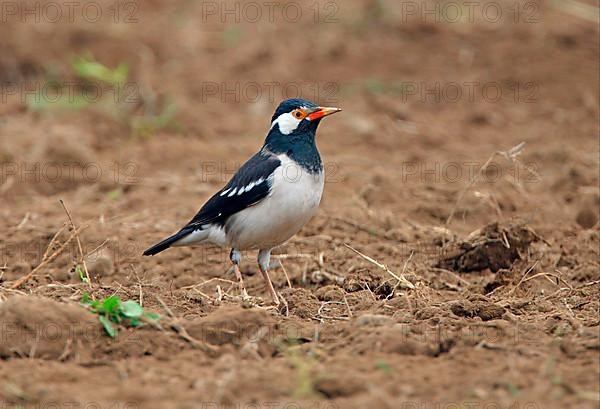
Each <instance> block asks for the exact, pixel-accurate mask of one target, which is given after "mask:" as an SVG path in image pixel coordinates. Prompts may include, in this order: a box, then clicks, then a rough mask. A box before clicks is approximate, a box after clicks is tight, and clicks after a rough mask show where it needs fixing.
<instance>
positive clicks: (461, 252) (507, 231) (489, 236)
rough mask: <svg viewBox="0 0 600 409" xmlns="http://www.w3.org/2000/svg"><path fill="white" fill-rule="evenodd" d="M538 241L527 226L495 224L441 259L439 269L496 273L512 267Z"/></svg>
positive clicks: (481, 230) (473, 235) (472, 235)
mask: <svg viewBox="0 0 600 409" xmlns="http://www.w3.org/2000/svg"><path fill="white" fill-rule="evenodd" d="M537 240H540V238H539V236H538V235H537V234H536V233H535V232H534V231H533V230H532V229H531V228H529V227H527V226H525V225H522V224H508V225H506V226H501V225H500V224H499V223H492V224H489V225H487V226H486V227H484V228H483V229H480V230H477V231H475V232H473V233H471V234H470V235H469V237H468V238H467V240H465V241H463V242H461V243H460V244H459V246H458V249H457V251H455V252H453V253H452V254H450V255H448V256H446V257H443V258H442V259H441V260H440V262H439V263H438V267H441V268H444V269H448V270H452V271H458V272H463V273H468V272H471V271H482V270H485V269H490V271H492V272H494V273H495V272H497V271H498V270H500V269H502V268H510V267H511V266H512V264H513V262H514V261H515V260H517V259H520V258H521V254H522V253H523V252H524V251H526V250H527V249H528V248H529V246H530V244H531V243H533V242H534V241H537Z"/></svg>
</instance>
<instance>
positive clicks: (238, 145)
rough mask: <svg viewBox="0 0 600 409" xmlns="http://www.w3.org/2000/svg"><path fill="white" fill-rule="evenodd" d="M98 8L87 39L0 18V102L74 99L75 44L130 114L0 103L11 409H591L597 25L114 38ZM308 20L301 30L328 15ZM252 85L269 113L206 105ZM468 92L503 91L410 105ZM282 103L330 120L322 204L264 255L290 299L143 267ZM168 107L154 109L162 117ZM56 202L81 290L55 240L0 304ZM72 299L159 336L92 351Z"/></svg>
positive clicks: (210, 29)
mask: <svg viewBox="0 0 600 409" xmlns="http://www.w3.org/2000/svg"><path fill="white" fill-rule="evenodd" d="M96 3H97V4H98V5H100V7H102V9H103V10H104V12H105V18H103V19H101V21H99V22H96V23H91V22H89V21H85V20H84V19H82V18H81V16H80V14H76V16H75V21H73V22H68V21H61V22H60V23H49V22H40V23H35V22H33V21H31V20H30V21H28V22H25V23H22V22H21V21H20V19H21V17H13V16H12V15H11V16H8V17H7V16H4V17H7V20H6V22H4V21H3V22H2V25H0V51H1V52H0V83H2V84H12V85H18V86H23V87H25V88H26V89H35V86H36V84H39V86H43V85H44V84H46V83H47V82H48V81H52V80H54V81H63V82H65V81H75V82H76V83H78V84H83V83H84V82H85V80H84V79H83V78H81V77H79V76H78V75H77V74H76V73H74V71H73V69H72V68H71V62H72V61H73V59H74V58H75V57H76V56H78V55H83V54H85V53H87V52H89V53H90V55H93V56H94V58H95V59H96V60H97V61H99V62H101V63H103V64H105V65H107V66H108V67H116V66H117V65H118V64H120V63H126V64H128V66H129V67H130V70H129V81H130V82H131V83H132V84H134V85H135V87H136V88H135V89H136V90H137V91H136V96H137V97H138V98H137V99H138V101H137V102H135V103H127V102H125V103H123V102H122V103H120V104H118V105H115V104H114V103H113V102H112V101H111V99H112V97H113V95H114V93H113V92H111V91H110V89H109V87H105V88H103V90H104V92H105V93H110V94H109V95H110V97H109V101H108V102H107V101H106V100H105V99H104V97H103V101H104V102H103V103H92V104H89V105H88V106H87V107H85V108H63V109H59V107H58V104H54V105H52V106H51V107H41V108H38V109H34V108H32V106H31V104H30V103H26V102H25V101H24V97H22V95H21V94H20V93H16V94H15V93H12V92H7V90H8V88H4V89H3V90H4V91H5V92H4V93H3V94H2V98H3V99H2V103H1V104H0V115H1V116H0V161H1V162H2V169H1V173H0V176H1V180H0V201H1V202H2V205H1V207H0V229H1V231H2V233H1V236H0V237H1V243H0V254H1V256H2V259H1V260H0V301H1V302H0V325H1V326H2V328H1V331H2V333H1V337H0V360H1V362H0V401H1V402H2V403H3V404H4V405H5V406H6V407H10V408H16V407H43V408H49V407H55V406H51V404H52V403H56V402H60V403H62V404H66V403H68V402H77V403H78V404H79V406H59V407H102V408H109V407H111V408H115V407H118V408H133V407H138V408H167V409H168V408H207V409H208V408H215V407H219V408H221V407H223V408H229V407H234V408H238V407H241V408H247V407H257V406H256V405H258V407H261V408H262V407H265V408H266V407H278V408H282V407H286V405H288V406H287V407H288V408H296V407H307V408H308V407H311V408H334V407H337V408H366V407H373V408H414V407H419V408H421V407H425V408H434V407H435V408H451V407H460V405H461V404H462V405H465V406H464V407H473V408H483V407H489V408H492V407H494V408H508V407H511V408H517V407H518V408H534V407H535V408H565V407H577V408H585V407H590V408H593V407H597V406H598V400H599V399H600V390H599V386H598V385H599V382H600V318H599V308H600V302H599V300H600V268H599V264H600V262H599V243H600V228H599V225H598V219H599V217H598V210H599V206H600V195H599V190H598V184H599V154H600V152H599V145H598V123H599V122H598V118H599V106H598V101H599V91H598V86H599V80H598V72H599V66H598V53H599V40H598V38H599V36H598V27H597V25H596V24H594V23H592V22H590V21H588V20H587V19H585V18H583V17H577V16H575V15H574V14H572V13H570V12H569V7H568V6H561V7H560V8H557V7H559V6H558V5H557V4H558V3H557V2H550V1H548V2H546V1H536V2H535V3H527V4H530V5H531V4H535V6H536V8H535V10H534V11H535V16H534V17H535V19H537V22H533V23H525V22H523V21H522V20H523V19H524V18H525V17H526V16H527V15H528V13H530V12H531V10H532V9H529V8H526V3H525V2H523V3H520V10H521V14H520V16H519V19H520V20H521V21H520V22H519V23H515V22H514V21H512V20H513V19H514V12H513V11H512V10H513V9H510V8H509V7H511V6H512V5H513V2H512V1H506V2H504V1H501V2H498V3H496V4H498V5H500V6H501V8H502V10H503V12H504V15H505V16H507V18H506V19H503V20H502V21H500V22H498V23H491V22H489V21H486V20H485V19H482V18H481V14H476V15H475V18H474V21H472V22H471V21H468V20H466V21H463V22H462V23H450V22H448V21H440V22H436V21H433V20H431V19H430V20H427V21H425V22H423V21H421V18H419V17H411V16H408V18H407V16H406V15H403V14H402V13H401V7H400V6H398V5H397V4H396V2H393V1H391V0H390V1H387V0H385V1H370V0H361V1H353V2H349V1H348V2H341V3H335V4H337V6H338V11H337V13H336V14H335V17H336V18H337V20H338V21H337V22H325V21H322V22H321V23H319V24H315V23H314V22H313V17H314V13H313V11H312V9H309V8H308V5H306V6H305V7H304V16H303V18H302V19H301V20H300V21H298V22H296V23H289V22H285V21H282V17H281V15H280V14H277V13H276V14H275V22H274V23H270V22H269V21H268V18H267V16H266V15H264V16H263V18H262V19H261V21H259V22H257V23H252V22H250V21H242V22H240V23H235V21H233V22H231V21H230V22H228V23H221V21H220V17H218V18H215V19H212V20H211V19H209V21H208V22H206V23H203V22H202V21H203V20H202V19H203V17H205V16H203V14H202V6H201V4H200V3H198V4H197V3H194V2H184V1H173V2H168V4H167V2H150V1H147V2H141V3H139V7H138V10H137V12H136V16H135V17H136V18H137V19H138V20H139V22H138V23H119V24H115V23H114V22H113V21H112V17H113V14H111V13H112V9H109V7H111V5H112V4H113V3H114V2H112V1H108V0H106V1H104V0H102V1H100V2H96ZM217 3H218V4H220V2H217ZM217 3H215V4H217ZM15 4H17V3H15ZM41 4H42V6H43V4H45V2H42V3H41ZM299 4H300V3H299ZM301 4H304V3H301ZM332 4H333V3H332ZM415 4H416V3H415ZM561 4H562V3H561ZM564 4H567V2H564ZM590 4H594V3H593V2H590ZM596 5H597V4H596ZM121 7H124V5H121ZM231 7H233V3H232V5H231ZM320 7H321V15H320V19H321V20H323V19H325V17H326V16H327V15H328V13H329V12H330V11H331V10H330V9H327V8H325V7H326V4H325V3H322V4H320ZM65 10H66V9H65ZM128 10H129V9H124V8H123V9H122V10H121V12H122V14H121V17H120V19H121V20H122V19H123V18H124V17H123V14H127V11H128ZM276 10H277V9H276ZM479 11H481V10H480V9H479ZM48 12H50V11H48ZM596 12H597V11H596ZM65 13H66V11H65ZM248 13H250V11H248ZM290 13H291V11H290ZM511 13H512V14H511ZM78 16H79V17H78ZM30 18H31V17H30ZM230 18H231V17H230ZM242 20H243V19H242ZM263 20H266V21H263ZM272 81H277V82H279V83H280V84H281V86H280V87H276V88H275V91H274V97H273V98H272V99H271V98H269V96H268V89H267V88H266V87H264V86H263V87H262V90H263V96H262V98H259V99H258V100H257V101H254V100H252V101H251V100H250V98H249V97H244V95H243V94H242V95H239V97H240V98H239V101H238V102H236V101H235V98H234V97H232V96H229V97H227V98H225V99H226V100H225V101H222V95H221V94H220V93H219V94H217V95H212V94H210V93H207V88H206V84H207V83H209V82H210V83H216V84H218V85H219V87H225V86H226V87H228V89H234V88H235V86H236V84H239V86H240V88H242V89H243V87H244V86H245V85H247V84H251V83H258V84H264V83H268V82H272ZM330 82H331V83H333V84H334V85H333V88H327V86H326V84H328V83H330ZM402 82H403V83H405V84H404V85H403V86H402V87H400V88H399V86H398V84H399V83H402ZM466 82H479V83H480V84H482V85H483V84H492V83H493V84H495V86H496V87H499V88H500V89H501V90H502V92H503V97H502V98H501V99H500V100H499V101H495V102H494V101H490V100H489V98H487V99H486V98H484V97H483V96H482V94H481V88H476V92H475V94H474V100H473V101H469V98H468V97H467V96H468V88H466V86H464V85H461V86H462V91H463V95H462V97H461V98H459V99H458V100H453V99H452V98H453V97H454V94H452V93H451V90H450V89H449V88H448V87H446V88H445V89H446V91H447V93H443V92H442V94H441V98H440V99H439V100H436V98H435V95H429V96H426V97H423V96H422V95H421V93H420V91H421V90H419V92H418V93H417V94H414V93H413V92H412V90H413V89H414V88H411V87H413V86H415V84H416V85H417V86H422V87H427V89H434V90H435V84H436V83H437V84H440V87H441V89H444V87H445V86H447V85H448V84H464V83H466ZM221 84H225V85H221ZM285 84H295V85H298V86H299V87H300V88H301V89H302V95H303V96H304V97H307V98H309V99H316V100H317V101H318V102H320V103H322V104H328V105H339V106H341V107H342V108H344V112H342V113H340V114H338V115H336V116H334V117H332V118H328V119H326V120H325V121H324V123H323V124H322V126H321V128H320V131H319V136H318V143H319V148H320V151H321V154H322V157H323V159H324V162H325V163H326V170H327V172H328V173H327V175H328V176H327V183H326V188H325V194H324V198H323V201H322V204H321V208H320V211H319V213H318V215H317V216H316V217H315V218H314V219H313V220H312V221H311V222H310V224H309V225H307V226H306V227H305V228H304V229H303V230H302V232H301V233H300V234H299V235H297V236H296V237H295V238H293V239H292V240H291V241H290V242H289V243H287V244H286V245H284V246H282V247H281V248H279V249H278V250H277V256H276V257H275V259H277V260H278V261H279V266H278V267H276V268H274V269H273V272H272V274H271V275H272V278H273V281H274V285H275V287H276V289H277V291H278V292H279V293H280V294H281V296H282V298H283V299H284V300H285V302H284V303H282V305H281V307H280V308H279V309H274V308H268V305H267V304H266V302H265V301H266V300H268V293H267V291H266V288H265V286H264V284H263V281H262V278H261V276H260V274H258V269H257V267H256V264H255V262H254V260H255V257H256V254H254V253H252V252H250V253H248V254H245V255H244V256H245V259H244V264H243V268H242V270H243V272H244V274H245V276H246V286H247V288H248V291H249V293H250V295H251V296H253V297H254V298H252V299H250V300H245V301H243V300H241V299H240V298H239V297H238V291H237V287H236V285H235V283H234V282H233V280H234V276H233V272H232V271H231V270H230V269H229V263H228V253H227V251H226V250H219V249H214V248H210V247H209V248H195V249H190V248H186V249H171V250H169V251H166V252H165V253H162V254H160V255H158V256H155V257H152V258H146V257H141V253H142V251H143V250H144V249H145V248H147V247H148V246H149V245H151V244H153V243H155V242H156V241H158V240H159V239H161V238H163V237H165V236H167V235H168V234H170V233H172V232H173V231H175V230H176V229H177V228H178V227H180V226H181V225H182V223H184V222H186V221H187V220H188V219H189V218H190V217H191V216H192V215H193V214H194V212H195V211H196V210H197V209H198V207H199V206H200V205H201V204H202V203H203V201H204V200H206V199H207V198H208V197H209V196H210V195H211V194H212V193H213V192H214V191H215V190H216V189H218V188H219V187H220V186H222V185H223V184H224V182H225V181H226V180H227V179H228V177H230V176H231V173H232V172H234V171H235V169H236V167H237V166H239V165H240V163H242V162H243V161H244V160H245V159H246V158H247V157H249V156H250V155H251V154H252V153H253V152H255V151H256V150H257V149H258V147H259V146H260V144H261V142H262V137H263V135H264V134H265V131H266V129H267V127H268V124H269V118H270V116H271V114H272V111H273V109H274V107H275V106H276V105H277V104H278V103H279V101H280V100H281V99H283V98H282V95H281V94H282V88H283V85H285ZM315 84H317V85H316V88H318V89H319V95H317V96H316V98H315V95H314V89H315ZM407 84H408V85H407ZM422 84H423V85H422ZM515 87H516V88H515ZM331 89H334V90H335V92H333V93H332V94H331ZM515 89H516V90H518V91H519V93H518V94H515ZM532 90H533V91H534V95H533V96H532V94H531V93H532ZM220 91H221V92H222V91H224V90H223V89H221V90H220ZM490 92H491V91H490ZM434 93H435V91H434ZM240 94H241V92H240ZM292 94H293V92H292ZM288 96H291V95H290V94H288ZM437 96H440V95H439V94H438V95H437ZM169 101H173V102H174V103H175V104H176V107H177V111H176V113H175V117H174V119H173V120H171V121H166V122H168V123H164V124H159V122H160V121H159V120H158V119H157V118H158V117H160V113H161V112H164V110H165V109H166V108H165V107H168V104H169ZM143 118H154V119H146V120H145V121H144V119H143ZM157 124H158V125H157ZM163 125H164V126H163ZM153 127H155V128H156V129H154V130H153V129H152V128H153ZM520 142H526V145H525V147H524V150H523V152H522V153H521V154H520V155H518V156H515V157H511V156H510V155H505V154H502V153H500V154H497V155H495V156H494V159H493V161H492V163H491V164H490V165H489V166H487V169H484V172H482V173H481V175H480V176H478V177H477V180H476V181H474V183H470V182H471V181H472V180H473V177H472V176H473V175H478V173H477V170H478V169H479V168H480V167H481V166H482V165H484V163H485V162H486V161H487V160H488V158H490V156H491V155H493V154H494V153H496V152H498V151H508V150H509V149H510V148H512V147H515V146H517V145H518V144H519V143H520ZM32 169H33V170H32ZM457 169H458V170H459V171H460V172H461V174H459V176H458V177H456V171H457ZM28 170H29V172H27V171H28ZM98 170H99V171H100V173H101V174H99V173H98ZM56 172H59V176H58V177H56ZM69 172H71V173H69ZM470 172H471V173H473V174H471V175H470ZM463 193H464V194H463ZM59 199H62V200H64V202H65V204H66V206H67V207H68V209H69V210H70V213H71V215H72V217H73V219H74V221H75V223H76V224H77V225H85V229H84V230H83V231H82V232H81V234H80V235H79V237H80V239H81V242H82V246H83V248H84V252H85V253H86V265H87V267H88V270H89V273H90V278H91V288H90V287H89V286H88V285H87V284H86V283H83V282H81V279H80V277H79V272H78V270H76V266H77V264H80V256H79V250H78V246H77V242H76V240H73V241H71V242H70V243H69V244H68V245H67V246H66V248H65V251H63V252H62V253H61V254H60V255H59V256H58V257H57V258H55V259H53V260H51V261H50V262H47V263H44V264H43V265H41V266H40V267H39V268H38V269H37V270H36V272H35V274H34V275H33V276H32V277H31V278H30V279H28V280H27V281H26V282H25V283H24V284H23V285H21V286H20V287H18V288H16V289H11V286H12V285H13V284H14V283H15V282H16V281H17V280H18V279H20V278H22V277H24V276H26V275H27V274H28V273H30V272H31V271H32V269H33V268H36V267H37V266H39V265H40V264H41V263H42V260H43V259H44V254H45V253H46V251H47V247H48V245H49V244H50V242H51V241H52V238H53V237H54V236H55V234H56V233H57V232H59V231H60V229H61V228H62V227H63V226H64V224H65V222H67V221H68V218H67V216H66V214H65V211H64V209H63V208H62V207H61V205H60V204H59V201H58V200H59ZM450 215H452V218H451V220H450V221H449V222H447V220H448V219H449V217H450ZM69 234H70V232H69V231H68V229H64V230H63V231H62V232H60V233H59V234H58V236H57V237H56V240H55V241H54V243H53V244H52V246H51V248H50V250H48V254H47V255H49V254H52V253H53V252H54V251H55V250H57V249H58V248H59V247H60V243H63V242H64V241H65V240H66V239H67V238H68V236H69ZM346 245H349V246H351V247H352V248H354V249H356V250H358V251H360V252H361V253H363V254H364V255H366V256H368V257H371V258H372V259H374V260H376V261H377V262H379V263H381V264H382V265H385V268H387V269H389V270H386V269H385V268H381V267H378V266H377V265H376V264H374V263H372V262H370V261H368V260H366V259H364V258H361V257H360V256H359V255H358V254H356V253H355V252H353V251H352V250H351V249H350V248H348V247H347V246H346ZM390 272H391V273H390ZM399 274H403V276H404V278H406V281H402V282H399V281H398V280H397V279H396V278H394V275H399ZM286 276H287V278H286ZM288 278H289V283H290V285H289V286H288ZM290 286H291V288H290ZM413 287H414V288H413ZM84 292H88V293H90V294H91V295H92V296H93V297H95V298H96V299H101V298H103V297H106V296H109V295H111V294H116V295H118V296H119V297H120V298H121V299H124V300H125V299H133V300H136V301H138V302H140V303H141V304H142V305H143V306H144V308H145V309H147V310H149V311H155V312H157V313H159V314H161V319H160V321H159V325H157V326H152V325H149V324H146V325H144V326H142V327H140V328H135V329H134V328H125V327H122V328H119V335H118V337H117V339H114V340H113V339H111V338H109V337H108V336H106V335H105V334H104V333H103V331H102V328H101V326H100V324H99V323H98V321H97V317H95V316H94V315H93V314H91V313H90V312H87V311H86V310H85V309H83V308H82V307H80V306H79V301H80V299H81V297H82V295H83V293H84ZM263 300H265V301H263ZM268 402H271V403H272V402H276V404H277V406H273V405H271V406H267V403H268ZM475 402H476V403H475ZM127 403H131V404H132V406H127ZM90 404H92V405H93V404H96V405H97V406H89V405H90ZM133 404H134V405H133ZM251 404H255V406H251ZM328 404H331V405H330V406H327V405H328ZM436 404H437V405H438V406H435V405H436ZM527 404H529V405H530V406H527ZM18 405H20V406H18ZM36 405H37V406H36ZM86 405H88V406H86ZM115 405H116V406H115ZM236 405H237V406H236ZM248 405H250V406H248ZM417 405H423V406H417ZM452 405H455V406H452ZM466 405H471V406H466ZM485 405H488V406H485ZM511 405H513V406H511ZM514 405H516V406H514ZM3 407H4V406H3Z"/></svg>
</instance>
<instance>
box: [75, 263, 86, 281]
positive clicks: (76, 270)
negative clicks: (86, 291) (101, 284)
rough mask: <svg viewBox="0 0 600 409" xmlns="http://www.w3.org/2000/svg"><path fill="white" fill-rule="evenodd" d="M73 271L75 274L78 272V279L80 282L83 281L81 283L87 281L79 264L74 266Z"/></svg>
mask: <svg viewBox="0 0 600 409" xmlns="http://www.w3.org/2000/svg"><path fill="white" fill-rule="evenodd" d="M75 272H76V273H77V274H79V279H80V280H81V282H83V283H87V282H88V279H87V277H86V276H85V272H84V271H83V269H82V268H81V266H80V265H78V266H77V267H75Z"/></svg>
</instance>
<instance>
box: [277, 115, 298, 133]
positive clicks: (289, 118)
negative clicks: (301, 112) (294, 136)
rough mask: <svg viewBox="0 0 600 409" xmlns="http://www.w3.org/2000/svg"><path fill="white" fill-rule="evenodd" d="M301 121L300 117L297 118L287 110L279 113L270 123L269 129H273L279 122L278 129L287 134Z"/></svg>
mask: <svg viewBox="0 0 600 409" xmlns="http://www.w3.org/2000/svg"><path fill="white" fill-rule="evenodd" d="M301 121H302V119H298V118H296V117H294V115H292V114H291V113H289V112H288V113H285V114H281V115H279V116H278V117H277V119H275V120H274V121H273V123H272V124H271V129H273V127H274V126H275V124H279V131H280V132H281V133H282V134H284V135H289V134H291V133H292V132H294V131H295V130H296V128H298V125H299V124H300V122H301Z"/></svg>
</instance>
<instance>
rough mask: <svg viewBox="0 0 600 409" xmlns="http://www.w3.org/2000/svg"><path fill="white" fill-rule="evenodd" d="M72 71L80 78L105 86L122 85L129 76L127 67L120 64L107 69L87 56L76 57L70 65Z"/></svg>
mask: <svg viewBox="0 0 600 409" xmlns="http://www.w3.org/2000/svg"><path fill="white" fill-rule="evenodd" d="M71 68H72V69H73V71H74V72H75V73H76V74H77V75H79V76H80V77H82V78H86V79H89V80H96V81H101V82H104V83H106V84H110V85H113V84H118V85H123V84H125V81H127V77H128V75H129V66H128V65H127V64H125V63H120V64H119V65H118V66H117V67H116V68H108V67H107V66H106V65H104V64H101V63H99V62H97V61H96V60H94V58H93V57H91V56H89V55H83V56H79V57H77V58H76V59H75V60H74V61H73V63H72V64H71Z"/></svg>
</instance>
